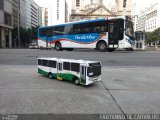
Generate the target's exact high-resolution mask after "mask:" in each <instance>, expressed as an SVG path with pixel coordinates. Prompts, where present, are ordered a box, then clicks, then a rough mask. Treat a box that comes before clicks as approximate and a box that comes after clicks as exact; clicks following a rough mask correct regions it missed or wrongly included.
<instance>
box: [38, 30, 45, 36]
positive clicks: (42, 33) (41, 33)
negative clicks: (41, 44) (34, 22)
mask: <svg viewBox="0 0 160 120" xmlns="http://www.w3.org/2000/svg"><path fill="white" fill-rule="evenodd" d="M39 35H40V36H46V29H44V28H43V29H40V30H39Z"/></svg>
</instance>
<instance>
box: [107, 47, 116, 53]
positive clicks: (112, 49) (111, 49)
mask: <svg viewBox="0 0 160 120" xmlns="http://www.w3.org/2000/svg"><path fill="white" fill-rule="evenodd" d="M107 51H108V52H113V51H115V48H108V49H107Z"/></svg>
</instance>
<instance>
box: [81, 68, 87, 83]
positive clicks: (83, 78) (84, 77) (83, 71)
mask: <svg viewBox="0 0 160 120" xmlns="http://www.w3.org/2000/svg"><path fill="white" fill-rule="evenodd" d="M86 68H87V67H86V66H81V69H80V70H81V72H80V78H81V83H82V84H86Z"/></svg>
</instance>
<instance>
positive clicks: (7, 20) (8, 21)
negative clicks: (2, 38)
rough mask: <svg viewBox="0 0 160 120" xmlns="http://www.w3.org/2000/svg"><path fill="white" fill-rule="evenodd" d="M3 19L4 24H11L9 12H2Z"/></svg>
mask: <svg viewBox="0 0 160 120" xmlns="http://www.w3.org/2000/svg"><path fill="white" fill-rule="evenodd" d="M4 21H5V24H6V25H10V26H11V25H12V17H11V15H10V14H8V13H6V12H5V13H4Z"/></svg>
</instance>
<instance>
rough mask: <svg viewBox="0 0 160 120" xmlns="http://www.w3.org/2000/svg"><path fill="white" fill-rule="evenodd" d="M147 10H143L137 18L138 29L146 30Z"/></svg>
mask: <svg viewBox="0 0 160 120" xmlns="http://www.w3.org/2000/svg"><path fill="white" fill-rule="evenodd" d="M145 25H146V10H141V11H140V14H139V15H138V20H137V31H145Z"/></svg>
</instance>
